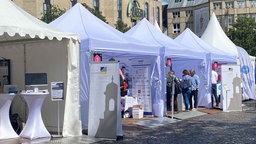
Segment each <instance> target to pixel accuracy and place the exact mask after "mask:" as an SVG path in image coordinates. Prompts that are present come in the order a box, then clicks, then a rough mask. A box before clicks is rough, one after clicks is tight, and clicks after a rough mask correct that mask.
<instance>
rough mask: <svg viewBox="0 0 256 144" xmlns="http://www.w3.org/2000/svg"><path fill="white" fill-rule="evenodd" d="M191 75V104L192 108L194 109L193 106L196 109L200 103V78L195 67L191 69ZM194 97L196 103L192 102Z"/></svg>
mask: <svg viewBox="0 0 256 144" xmlns="http://www.w3.org/2000/svg"><path fill="white" fill-rule="evenodd" d="M190 76H191V82H192V86H191V89H192V92H191V96H190V98H189V104H190V110H192V109H193V106H194V108H195V109H196V108H197V105H198V89H199V83H200V80H199V76H198V75H197V74H196V72H195V70H194V69H191V70H190ZM193 97H194V105H193V103H192V99H193Z"/></svg>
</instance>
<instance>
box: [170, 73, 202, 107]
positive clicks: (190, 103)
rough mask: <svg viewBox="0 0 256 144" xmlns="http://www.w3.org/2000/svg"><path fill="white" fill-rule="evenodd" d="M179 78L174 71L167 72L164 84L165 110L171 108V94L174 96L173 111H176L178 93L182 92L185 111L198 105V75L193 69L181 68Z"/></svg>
mask: <svg viewBox="0 0 256 144" xmlns="http://www.w3.org/2000/svg"><path fill="white" fill-rule="evenodd" d="M182 73H183V75H182V78H181V80H180V79H179V78H177V77H176V76H175V72H174V71H172V70H171V71H170V72H169V76H168V78H167V84H166V86H167V87H166V91H167V94H166V101H167V111H168V110H171V104H172V101H171V100H172V96H174V98H173V99H174V101H173V105H174V112H178V102H177V97H178V94H180V93H182V96H183V101H184V105H185V111H189V110H193V109H196V108H197V107H198V89H199V84H200V79H199V76H198V75H197V74H196V72H195V70H194V69H191V70H190V71H188V70H186V69H185V70H183V72H182Z"/></svg>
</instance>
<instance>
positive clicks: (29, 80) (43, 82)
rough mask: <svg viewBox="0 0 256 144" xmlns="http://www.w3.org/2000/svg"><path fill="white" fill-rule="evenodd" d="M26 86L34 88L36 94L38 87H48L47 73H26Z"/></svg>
mask: <svg viewBox="0 0 256 144" xmlns="http://www.w3.org/2000/svg"><path fill="white" fill-rule="evenodd" d="M25 85H26V86H31V87H34V92H38V87H40V86H48V83H47V73H25Z"/></svg>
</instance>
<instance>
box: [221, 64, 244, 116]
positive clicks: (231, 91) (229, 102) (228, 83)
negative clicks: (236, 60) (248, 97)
mask: <svg viewBox="0 0 256 144" xmlns="http://www.w3.org/2000/svg"><path fill="white" fill-rule="evenodd" d="M221 86H222V88H221V90H222V97H221V105H222V109H223V111H224V112H229V111H241V110H242V92H241V91H242V89H241V74H240V67H239V66H238V65H222V66H221Z"/></svg>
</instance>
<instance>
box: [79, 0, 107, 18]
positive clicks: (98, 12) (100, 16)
mask: <svg viewBox="0 0 256 144" xmlns="http://www.w3.org/2000/svg"><path fill="white" fill-rule="evenodd" d="M82 5H83V6H84V7H85V8H86V9H87V10H89V11H90V12H91V13H92V14H93V15H95V16H96V17H98V18H99V19H101V20H102V21H104V22H105V23H108V22H107V20H106V17H104V16H103V15H102V12H101V11H98V10H95V9H93V8H91V7H89V6H88V5H87V4H86V3H82Z"/></svg>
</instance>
